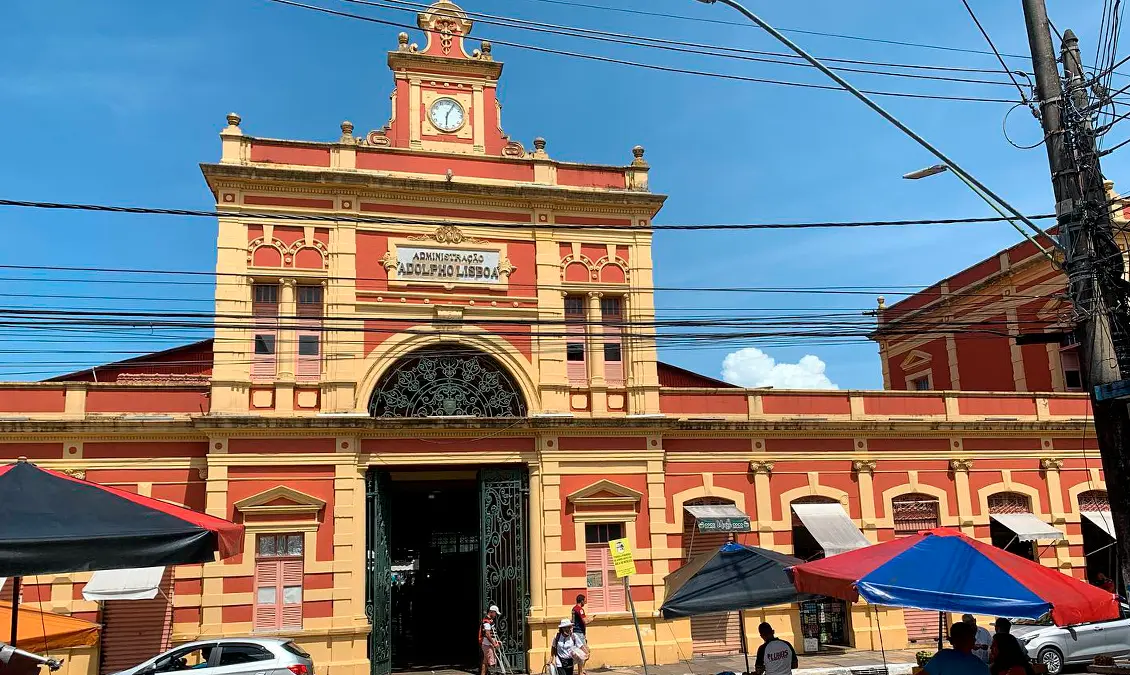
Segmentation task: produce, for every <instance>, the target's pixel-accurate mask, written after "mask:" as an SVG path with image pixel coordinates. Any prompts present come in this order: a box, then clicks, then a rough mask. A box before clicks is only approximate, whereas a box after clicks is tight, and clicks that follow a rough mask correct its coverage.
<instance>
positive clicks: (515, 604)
mask: <svg viewBox="0 0 1130 675" xmlns="http://www.w3.org/2000/svg"><path fill="white" fill-rule="evenodd" d="M528 496H529V480H528V474H527V473H526V471H525V469H524V468H513V469H509V468H506V469H482V470H481V471H479V499H480V506H481V508H482V511H481V513H480V518H479V523H480V525H479V531H480V534H481V537H480V544H479V547H480V556H481V561H482V564H481V569H482V584H481V586H480V588H481V590H480V596H479V600H480V604H481V605H482V608H483V609H484V610H485V609H486V608H487V607H488V606H490V605H498V608H499V609H500V610H502V616H500V617H499V619H498V620H497V621H496V622H495V630H496V633H497V636H498V639H499V641H500V642H501V643H502V649H501V651H502V653H503V654H504V655H505V657H506V659H507V661H508V662H509V664H510V667H511V668H512V669H514V670H515V671H519V672H525V671H526V670H527V664H526V649H527V644H526V617H527V615H528V614H529V608H530V586H529V555H528V551H529V545H528V542H527V533H526V527H527V526H526V523H527V517H526V514H527V511H528Z"/></svg>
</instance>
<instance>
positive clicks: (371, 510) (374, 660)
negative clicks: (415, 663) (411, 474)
mask: <svg viewBox="0 0 1130 675" xmlns="http://www.w3.org/2000/svg"><path fill="white" fill-rule="evenodd" d="M388 496H389V475H388V472H386V471H378V470H376V469H370V470H369V472H368V473H367V474H366V475H365V506H366V507H367V508H366V510H367V512H368V518H367V519H366V520H367V521H368V522H367V523H366V525H367V527H366V528H365V569H366V574H365V615H366V616H367V617H369V625H370V626H371V627H372V628H371V630H370V632H369V668H370V672H371V673H372V675H388V674H389V673H390V672H392V561H391V560H390V558H389V548H388V523H389V519H388Z"/></svg>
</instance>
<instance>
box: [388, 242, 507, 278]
mask: <svg viewBox="0 0 1130 675" xmlns="http://www.w3.org/2000/svg"><path fill="white" fill-rule="evenodd" d="M500 259H501V256H500V254H499V252H498V251H478V250H462V249H454V248H433V247H424V246H399V247H397V249H396V278H397V280H398V281H440V282H452V283H455V282H457V283H462V284H497V283H504V281H500V272H499V262H500Z"/></svg>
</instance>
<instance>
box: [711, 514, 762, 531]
mask: <svg viewBox="0 0 1130 675" xmlns="http://www.w3.org/2000/svg"><path fill="white" fill-rule="evenodd" d="M698 531H699V532H751V531H752V530H751V528H750V524H749V516H722V517H708V518H699V519H698Z"/></svg>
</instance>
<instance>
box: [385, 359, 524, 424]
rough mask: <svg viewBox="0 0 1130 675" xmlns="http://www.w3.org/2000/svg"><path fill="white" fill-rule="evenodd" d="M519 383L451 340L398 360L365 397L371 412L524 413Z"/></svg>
mask: <svg viewBox="0 0 1130 675" xmlns="http://www.w3.org/2000/svg"><path fill="white" fill-rule="evenodd" d="M526 410H527V408H526V401H525V399H524V398H523V397H522V392H521V389H519V387H518V384H517V383H516V382H515V381H514V378H513V377H512V376H511V375H510V373H508V372H507V371H506V370H505V369H504V368H503V367H502V365H501V364H499V363H498V361H496V360H495V359H494V358H493V357H491V356H489V355H488V354H486V353H485V352H482V351H479V350H477V349H473V348H469V347H465V346H460V345H451V346H443V347H428V348H425V349H418V350H416V351H414V352H412V353H410V354H408V355H407V356H405V357H403V358H401V359H400V360H399V361H397V362H396V363H395V364H393V366H392V367H391V368H389V369H388V370H387V371H386V372H385V373H384V375H382V376H381V379H380V381H379V382H377V386H376V388H374V389H373V394H372V396H371V397H370V398H369V414H370V415H372V416H373V417H525V416H526Z"/></svg>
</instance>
